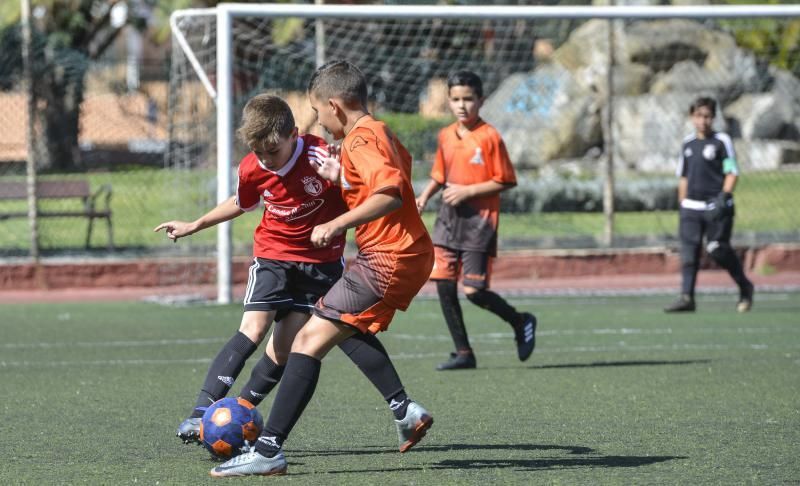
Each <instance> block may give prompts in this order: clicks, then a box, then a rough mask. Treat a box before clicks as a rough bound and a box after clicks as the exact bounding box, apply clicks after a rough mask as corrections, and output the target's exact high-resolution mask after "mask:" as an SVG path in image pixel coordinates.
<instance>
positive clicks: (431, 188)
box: [417, 179, 443, 213]
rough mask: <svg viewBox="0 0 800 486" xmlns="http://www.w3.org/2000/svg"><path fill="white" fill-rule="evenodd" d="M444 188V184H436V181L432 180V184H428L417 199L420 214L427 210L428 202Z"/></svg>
mask: <svg viewBox="0 0 800 486" xmlns="http://www.w3.org/2000/svg"><path fill="white" fill-rule="evenodd" d="M442 187H443V186H442V184H439V183H438V182H436V180H435V179H431V180H430V182H428V185H427V186H425V189H423V190H422V194H420V195H419V197H417V210H418V211H419V212H420V213H421V212H422V211H423V210H424V209H425V206H426V205H427V204H428V201H429V200H430V199H431V198H432V197H433V195H434V194H436V193H437V192H439V189H441V188H442Z"/></svg>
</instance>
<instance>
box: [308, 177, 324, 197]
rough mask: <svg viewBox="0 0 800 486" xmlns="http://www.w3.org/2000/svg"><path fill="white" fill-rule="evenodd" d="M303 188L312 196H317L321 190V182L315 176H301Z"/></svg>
mask: <svg viewBox="0 0 800 486" xmlns="http://www.w3.org/2000/svg"><path fill="white" fill-rule="evenodd" d="M303 189H305V190H306V192H307V193H309V194H311V195H312V196H319V194H320V193H321V192H322V183H321V182H320V181H319V179H317V178H316V177H312V176H306V177H303Z"/></svg>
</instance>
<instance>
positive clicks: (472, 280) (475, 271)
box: [461, 251, 537, 361]
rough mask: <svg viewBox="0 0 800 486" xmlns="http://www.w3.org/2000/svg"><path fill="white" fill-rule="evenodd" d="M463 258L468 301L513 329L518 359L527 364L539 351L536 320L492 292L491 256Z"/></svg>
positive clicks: (478, 254) (476, 254)
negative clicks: (535, 352)
mask: <svg viewBox="0 0 800 486" xmlns="http://www.w3.org/2000/svg"><path fill="white" fill-rule="evenodd" d="M461 258H462V261H463V264H464V293H465V294H466V295H467V299H468V300H469V301H470V302H472V303H473V304H475V305H477V306H478V307H480V308H482V309H486V310H488V311H489V312H491V313H493V314H495V315H496V316H498V317H500V318H501V319H503V320H504V321H506V322H507V323H508V325H510V326H511V328H512V329H513V330H514V339H515V340H516V342H517V355H518V357H519V359H520V361H525V360H527V359H528V358H529V357H530V355H531V353H533V349H534V348H535V347H536V325H537V321H536V317H535V316H534V315H533V314H530V313H527V312H517V309H515V308H514V307H513V306H512V305H511V304H509V303H508V302H507V301H506V300H505V299H504V298H502V297H501V296H499V295H498V294H496V293H494V292H492V291H491V290H489V282H490V276H491V257H490V256H489V254H488V253H484V252H473V251H465V252H463V254H462V257H461Z"/></svg>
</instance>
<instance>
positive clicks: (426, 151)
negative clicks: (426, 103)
mask: <svg viewBox="0 0 800 486" xmlns="http://www.w3.org/2000/svg"><path fill="white" fill-rule="evenodd" d="M378 118H379V119H380V120H382V121H383V122H384V123H386V124H387V125H388V126H389V128H390V129H391V130H392V132H394V134H395V135H397V138H399V139H400V141H401V142H402V143H403V145H404V146H405V147H406V149H408V151H409V152H410V153H411V156H412V157H414V160H417V161H420V160H433V157H434V154H435V153H436V137H437V135H438V134H439V130H441V129H442V128H443V127H445V126H447V125H449V124H450V123H452V120H450V119H449V118H425V117H423V116H421V115H418V114H413V113H384V114H381V115H379V116H378Z"/></svg>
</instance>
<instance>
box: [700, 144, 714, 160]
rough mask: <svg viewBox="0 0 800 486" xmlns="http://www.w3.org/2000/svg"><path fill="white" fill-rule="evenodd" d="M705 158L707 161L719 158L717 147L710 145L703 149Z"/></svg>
mask: <svg viewBox="0 0 800 486" xmlns="http://www.w3.org/2000/svg"><path fill="white" fill-rule="evenodd" d="M703 158H704V159H706V160H714V159H716V158H717V147H715V146H713V145H711V144H708V145H706V146H705V147H703Z"/></svg>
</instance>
